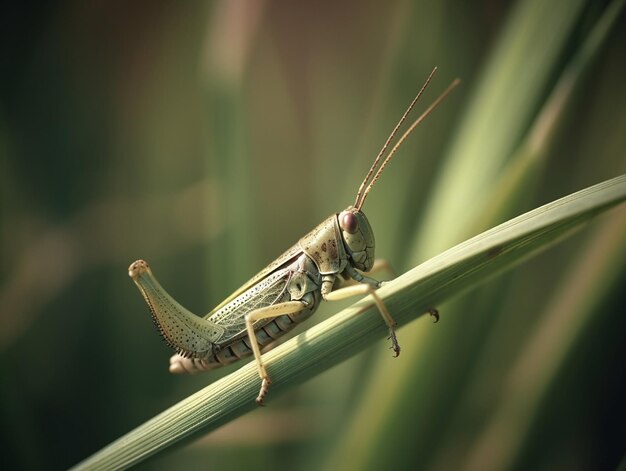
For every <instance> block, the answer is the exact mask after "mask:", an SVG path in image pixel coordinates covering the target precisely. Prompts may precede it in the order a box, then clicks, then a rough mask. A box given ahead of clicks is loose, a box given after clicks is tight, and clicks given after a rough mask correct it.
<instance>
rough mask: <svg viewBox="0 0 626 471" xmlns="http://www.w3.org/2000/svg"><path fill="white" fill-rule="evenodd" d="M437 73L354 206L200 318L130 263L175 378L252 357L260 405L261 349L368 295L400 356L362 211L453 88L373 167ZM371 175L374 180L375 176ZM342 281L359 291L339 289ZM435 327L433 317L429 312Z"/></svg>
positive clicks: (140, 265)
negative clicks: (335, 305) (321, 313)
mask: <svg viewBox="0 0 626 471" xmlns="http://www.w3.org/2000/svg"><path fill="white" fill-rule="evenodd" d="M435 71H436V68H435V69H434V70H433V71H432V72H431V74H430V76H429V77H428V79H427V80H426V82H425V83H424V85H423V86H422V88H421V90H420V92H419V93H418V95H417V96H416V97H415V99H414V100H413V102H412V103H411V105H410V106H409V107H408V109H407V110H406V112H405V113H404V115H403V116H402V118H401V119H400V121H399V122H398V124H397V125H396V127H395V128H394V130H393V131H392V133H391V135H390V136H389V138H388V139H387V141H386V143H385V145H384V146H383V148H382V149H381V151H380V152H379V154H378V156H377V157H376V159H375V160H374V163H373V165H372V167H371V168H370V170H369V172H368V174H367V175H366V177H365V179H364V180H363V183H362V184H361V186H360V188H359V190H358V192H357V196H356V200H355V203H354V204H353V205H351V206H348V207H347V208H346V209H344V210H343V211H341V212H340V213H335V214H332V215H330V216H329V217H328V218H326V219H325V220H324V221H323V222H322V223H321V224H319V225H318V226H317V227H316V228H315V229H313V230H312V231H311V232H309V233H308V234H306V235H305V236H304V237H302V238H301V239H300V240H299V241H298V243H297V244H295V245H294V246H293V247H291V248H290V249H289V250H287V251H286V252H285V253H283V254H282V255H281V256H280V257H278V258H277V259H276V260H274V261H273V262H272V263H270V264H269V265H268V266H267V267H265V268H264V269H263V270H262V271H260V272H259V273H258V274H257V275H256V276H254V277H253V278H252V279H250V280H249V281H248V282H247V283H245V284H244V285H243V286H241V287H240V288H239V289H238V290H237V291H235V292H234V293H233V294H231V295H230V296H229V297H228V298H227V299H225V300H224V301H223V302H222V303H221V304H219V305H218V306H217V307H215V308H214V309H213V310H212V311H211V312H209V313H208V314H207V315H206V316H204V317H199V316H197V315H195V314H193V313H191V312H189V311H188V310H187V309H185V308H184V307H183V306H181V305H180V304H179V303H178V302H177V301H176V300H174V299H173V298H172V297H171V296H170V295H169V294H168V293H167V291H165V290H164V289H163V287H162V286H161V285H160V284H159V282H158V281H157V279H156V278H155V277H154V275H153V274H152V271H151V269H150V267H149V265H148V264H147V263H146V262H145V261H143V260H137V261H135V262H133V263H132V264H131V265H130V267H129V269H128V274H129V276H130V277H131V278H132V279H133V281H134V282H135V284H136V285H137V287H138V288H139V290H140V292H141V293H142V295H143V297H144V299H145V301H146V303H147V304H148V307H149V309H150V312H151V314H152V318H153V320H154V323H155V324H156V326H157V328H158V329H159V331H160V333H161V335H162V336H163V338H164V340H165V341H166V342H167V344H168V345H170V347H172V348H173V349H174V350H175V351H176V354H175V355H174V356H172V358H171V359H170V371H171V372H172V373H199V372H203V371H207V370H211V369H214V368H217V367H220V366H223V365H227V364H230V363H232V362H234V361H237V360H239V359H241V358H244V357H246V356H249V355H254V357H255V359H256V362H257V367H258V370H259V376H260V377H261V380H262V383H261V388H260V391H259V395H258V397H257V399H256V401H257V403H258V404H259V405H262V404H263V401H264V398H265V395H266V394H267V391H268V388H269V385H270V383H271V381H270V376H269V375H268V373H267V371H266V369H265V365H264V363H263V360H262V357H261V348H263V347H266V346H268V345H269V344H270V343H271V342H273V341H274V340H276V339H277V338H279V337H280V336H282V335H283V334H285V333H286V332H288V331H290V330H291V329H293V328H294V327H295V326H296V325H297V324H299V323H300V322H302V321H304V320H305V319H308V318H309V317H310V316H311V315H312V314H313V313H314V312H315V311H316V310H317V308H318V307H319V305H320V302H321V300H322V299H324V300H336V299H343V298H346V297H348V296H355V295H366V294H370V295H372V298H373V300H374V302H375V304H376V305H377V307H378V310H379V311H380V314H381V315H382V317H383V320H384V321H385V323H386V325H387V327H388V328H389V338H390V340H391V343H392V348H393V350H394V353H395V356H398V355H399V354H400V346H399V344H398V341H397V338H396V334H395V327H396V323H395V321H394V320H393V318H392V316H391V314H390V313H389V311H388V310H387V308H386V307H385V305H384V303H383V302H382V300H381V299H380V297H379V296H378V295H377V294H376V289H377V288H378V287H380V285H381V282H378V281H376V280H375V279H373V278H369V277H367V276H365V275H363V272H365V273H367V272H369V271H370V270H371V269H372V267H373V266H374V260H375V258H374V248H375V244H374V233H373V231H372V228H371V226H370V223H369V221H368V220H367V217H366V216H365V214H364V213H363V211H362V210H361V208H362V206H363V203H364V201H365V198H366V197H367V195H368V193H369V191H370V190H371V188H372V186H373V185H374V183H375V182H376V180H377V179H378V177H379V176H380V173H381V172H382V170H383V168H384V167H385V165H386V164H387V162H388V161H389V159H390V158H391V157H392V156H393V154H394V153H395V152H396V150H397V149H398V147H399V146H400V145H401V144H402V142H403V141H404V140H405V139H406V138H407V137H408V135H409V134H410V133H411V132H412V131H413V129H414V128H415V127H416V126H417V125H418V124H419V123H420V122H421V121H422V120H423V119H424V118H425V117H426V116H427V115H428V114H429V113H430V112H431V111H432V110H433V109H434V108H435V107H436V106H437V105H438V104H439V103H440V102H441V101H442V100H443V99H444V98H445V97H446V96H447V95H448V94H449V93H450V91H451V90H452V89H453V88H454V87H455V86H456V85H458V83H459V81H458V80H455V81H454V82H453V83H452V84H451V85H450V86H449V87H448V89H447V90H446V91H445V92H444V93H443V94H441V95H440V96H439V97H438V98H437V99H436V100H435V101H434V102H433V103H432V104H431V105H430V106H429V108H428V109H427V110H426V111H425V112H424V113H423V114H422V115H421V116H420V117H419V118H417V119H416V120H415V121H414V122H413V124H412V125H411V126H410V127H409V129H408V130H407V131H406V132H405V133H404V134H403V136H402V137H401V138H400V139H399V140H398V142H397V143H396V144H395V145H394V147H393V148H392V149H391V151H390V152H389V153H388V154H387V156H386V158H385V159H384V160H383V163H382V164H381V165H380V166H379V167H378V169H377V170H376V167H377V166H378V164H379V162H380V160H381V157H382V156H383V155H384V153H385V151H386V150H387V147H388V145H389V143H390V142H391V141H392V139H393V138H394V136H395V134H396V132H397V131H398V129H399V127H400V126H401V125H402V123H403V122H404V120H405V119H406V117H407V115H408V114H409V113H410V111H411V110H412V108H413V106H414V105H415V103H416V102H417V100H418V99H419V97H420V96H421V94H422V93H423V91H424V89H425V88H426V86H427V85H428V83H429V82H430V80H431V78H432V77H433V75H434V73H435ZM375 170H376V172H375V173H374V171H375ZM346 280H352V282H355V283H356V284H353V285H351V286H344V287H340V285H342V284H344V283H345V281H346ZM429 313H430V314H431V315H433V316H435V317H436V319H438V313H437V312H436V311H435V310H431V311H430V312H429Z"/></svg>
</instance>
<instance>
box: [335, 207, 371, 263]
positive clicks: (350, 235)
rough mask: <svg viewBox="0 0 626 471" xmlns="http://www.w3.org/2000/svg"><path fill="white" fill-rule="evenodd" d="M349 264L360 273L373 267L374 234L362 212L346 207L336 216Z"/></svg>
mask: <svg viewBox="0 0 626 471" xmlns="http://www.w3.org/2000/svg"><path fill="white" fill-rule="evenodd" d="M337 221H338V222H339V227H340V229H341V237H342V239H343V245H344V247H345V249H346V252H347V255H348V258H349V261H350V264H351V265H353V266H354V267H355V268H357V269H358V270H361V271H366V272H367V271H370V270H371V269H372V266H373V265H374V232H373V231H372V226H370V223H369V221H368V220H367V218H366V217H365V214H363V211H361V210H358V209H356V208H354V207H353V206H348V207H347V208H346V209H344V210H343V211H342V212H340V213H339V214H338V215H337Z"/></svg>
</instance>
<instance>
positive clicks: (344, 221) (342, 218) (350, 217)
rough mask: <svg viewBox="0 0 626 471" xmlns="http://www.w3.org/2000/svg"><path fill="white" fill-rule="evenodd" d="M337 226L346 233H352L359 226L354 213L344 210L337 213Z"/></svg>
mask: <svg viewBox="0 0 626 471" xmlns="http://www.w3.org/2000/svg"><path fill="white" fill-rule="evenodd" d="M339 227H341V229H343V230H344V231H346V232H347V233H348V234H354V233H355V232H356V231H357V229H358V228H359V223H358V221H357V220H356V216H355V215H354V213H351V212H348V211H344V212H343V213H341V214H340V215H339Z"/></svg>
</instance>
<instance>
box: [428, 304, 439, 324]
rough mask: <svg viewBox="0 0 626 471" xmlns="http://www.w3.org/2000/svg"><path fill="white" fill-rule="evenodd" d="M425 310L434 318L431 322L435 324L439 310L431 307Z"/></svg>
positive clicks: (437, 320)
mask: <svg viewBox="0 0 626 471" xmlns="http://www.w3.org/2000/svg"><path fill="white" fill-rule="evenodd" d="M427 312H428V314H429V315H430V316H431V317H434V318H435V321H434V322H433V324H436V323H437V322H439V311H438V310H437V309H435V308H432V307H431V308H430V309H429V310H428V311H427Z"/></svg>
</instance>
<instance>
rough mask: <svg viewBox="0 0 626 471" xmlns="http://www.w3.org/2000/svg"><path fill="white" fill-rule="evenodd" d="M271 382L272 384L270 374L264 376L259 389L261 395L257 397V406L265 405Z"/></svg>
mask: <svg viewBox="0 0 626 471" xmlns="http://www.w3.org/2000/svg"><path fill="white" fill-rule="evenodd" d="M270 384H272V382H271V381H270V378H269V376H267V377H265V378H263V382H262V383H261V389H260V390H259V395H258V396H257V398H256V404H257V406H264V405H265V404H264V402H263V401H264V399H265V396H266V395H267V391H268V390H269V388H270Z"/></svg>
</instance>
